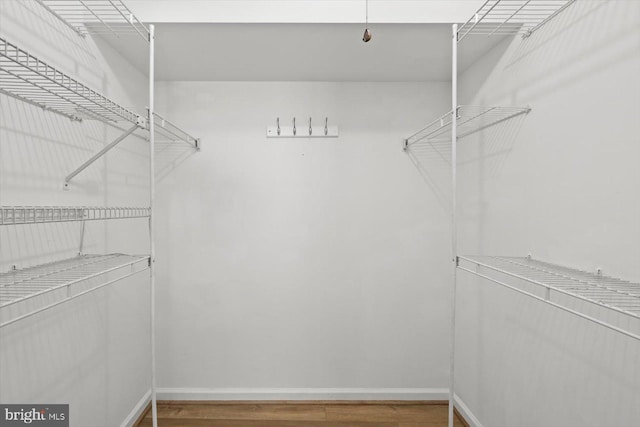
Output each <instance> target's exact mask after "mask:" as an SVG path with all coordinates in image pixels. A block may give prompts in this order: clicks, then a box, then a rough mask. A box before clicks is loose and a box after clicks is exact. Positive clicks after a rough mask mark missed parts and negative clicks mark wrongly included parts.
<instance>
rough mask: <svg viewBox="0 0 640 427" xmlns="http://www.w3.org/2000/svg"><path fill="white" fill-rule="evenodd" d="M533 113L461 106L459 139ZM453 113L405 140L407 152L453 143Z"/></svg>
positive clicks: (504, 108) (477, 106) (522, 109)
mask: <svg viewBox="0 0 640 427" xmlns="http://www.w3.org/2000/svg"><path fill="white" fill-rule="evenodd" d="M529 111H531V108H529V107H501V106H481V105H460V106H458V108H457V109H456V114H457V119H458V126H457V131H458V133H457V136H458V139H461V138H464V137H465V136H469V135H471V134H473V133H476V132H479V131H481V130H483V129H486V128H488V127H491V126H494V125H497V124H498V123H502V122H504V121H507V120H509V119H512V118H514V117H517V116H519V115H521V114H527V113H528V112H529ZM452 120H453V113H452V112H451V111H449V112H448V113H446V114H444V115H442V116H440V117H438V118H437V119H436V120H434V121H433V122H431V123H429V124H428V125H427V126H425V127H424V128H422V129H420V130H419V131H418V132H416V133H414V134H413V135H411V136H410V137H408V138H406V139H405V142H404V148H405V150H406V149H407V148H409V147H410V146H412V145H414V144H418V143H432V142H435V141H439V142H440V141H445V142H449V141H451V122H452Z"/></svg>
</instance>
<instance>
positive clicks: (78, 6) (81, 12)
mask: <svg viewBox="0 0 640 427" xmlns="http://www.w3.org/2000/svg"><path fill="white" fill-rule="evenodd" d="M36 1H37V2H38V3H40V4H41V5H42V6H43V7H44V8H45V9H47V10H48V11H49V12H51V14H52V15H53V16H55V17H56V18H58V19H59V20H61V21H62V22H63V23H64V24H66V25H67V26H69V27H70V28H71V29H72V30H73V31H75V32H76V33H78V34H79V35H81V36H83V37H84V36H86V35H87V34H115V35H118V34H136V35H139V36H140V37H142V38H143V39H144V40H145V41H147V42H148V41H149V29H148V28H147V26H146V25H144V24H143V23H142V22H140V20H138V18H136V16H135V15H134V14H133V13H132V12H131V11H130V10H129V8H128V7H127V6H126V5H125V4H124V3H123V2H122V0H36Z"/></svg>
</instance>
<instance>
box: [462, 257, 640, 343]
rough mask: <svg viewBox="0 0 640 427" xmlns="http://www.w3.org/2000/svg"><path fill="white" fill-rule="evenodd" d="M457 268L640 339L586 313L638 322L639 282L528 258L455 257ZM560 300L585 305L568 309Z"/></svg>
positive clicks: (638, 337) (636, 335) (635, 334)
mask: <svg viewBox="0 0 640 427" xmlns="http://www.w3.org/2000/svg"><path fill="white" fill-rule="evenodd" d="M458 269H459V270H462V271H466V272H468V273H471V274H474V275H476V276H478V277H481V278H483V279H486V280H489V281H491V282H494V283H496V284H498V285H501V286H504V287H506V288H508V289H511V290H514V291H516V292H519V293H521V294H524V295H526V296H529V297H531V298H534V299H536V300H538V301H541V302H544V303H547V304H550V305H552V306H554V307H557V308H560V309H562V310H564V311H567V312H569V313H571V314H574V315H576V316H578V317H582V318H583V319H586V320H589V321H590V322H593V323H596V324H598V325H601V326H604V327H607V328H609V329H613V330H615V331H616V332H619V333H621V334H623V335H626V336H628V337H631V338H635V339H640V335H638V334H637V333H634V332H631V331H629V330H627V329H625V328H622V327H619V326H616V325H614V324H613V323H612V322H610V321H604V320H602V319H598V318H597V317H595V315H594V314H592V313H590V310H589V308H591V306H595V307H599V308H602V309H606V310H611V311H613V312H616V313H618V314H622V315H624V316H628V317H629V318H632V319H635V320H640V283H632V282H628V281H625V280H621V279H616V278H614V277H608V276H604V275H602V274H599V273H590V272H586V271H582V270H577V269H573V268H569V267H563V266H560V265H556V264H551V263H548V262H543V261H539V260H535V259H532V258H531V257H498V256H459V257H458ZM522 282H524V284H530V285H533V288H534V289H531V290H528V289H524V288H523V287H522V286H520V283H522ZM563 297H571V298H574V299H575V300H578V301H580V302H584V303H588V304H587V305H586V306H581V305H579V304H574V305H573V307H569V306H568V305H567V304H566V299H564V298H563Z"/></svg>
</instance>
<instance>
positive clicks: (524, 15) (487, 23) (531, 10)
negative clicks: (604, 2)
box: [457, 0, 575, 43]
mask: <svg viewBox="0 0 640 427" xmlns="http://www.w3.org/2000/svg"><path fill="white" fill-rule="evenodd" d="M574 1H575V0H487V1H486V2H485V3H484V4H483V5H482V6H481V7H480V9H478V11H477V12H476V13H475V14H474V15H473V16H472V17H471V18H469V20H468V21H467V22H465V23H464V24H462V25H461V26H460V27H459V28H458V33H457V38H458V43H460V42H461V41H462V40H463V39H464V38H465V37H466V36H468V35H485V36H492V35H508V34H522V35H523V36H524V37H527V36H529V35H531V33H533V32H534V31H536V30H537V29H538V28H540V27H541V26H542V25H544V24H545V23H546V22H547V21H549V20H550V19H552V18H553V17H554V16H556V15H557V14H558V13H560V12H561V11H562V10H564V9H565V8H566V7H567V6H569V5H570V4H571V3H573V2H574Z"/></svg>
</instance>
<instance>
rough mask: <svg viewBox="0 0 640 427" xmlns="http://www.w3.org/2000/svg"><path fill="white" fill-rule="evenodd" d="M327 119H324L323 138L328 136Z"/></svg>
mask: <svg viewBox="0 0 640 427" xmlns="http://www.w3.org/2000/svg"><path fill="white" fill-rule="evenodd" d="M328 125H329V117H325V118H324V136H327V135H328V134H329V126H328Z"/></svg>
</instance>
